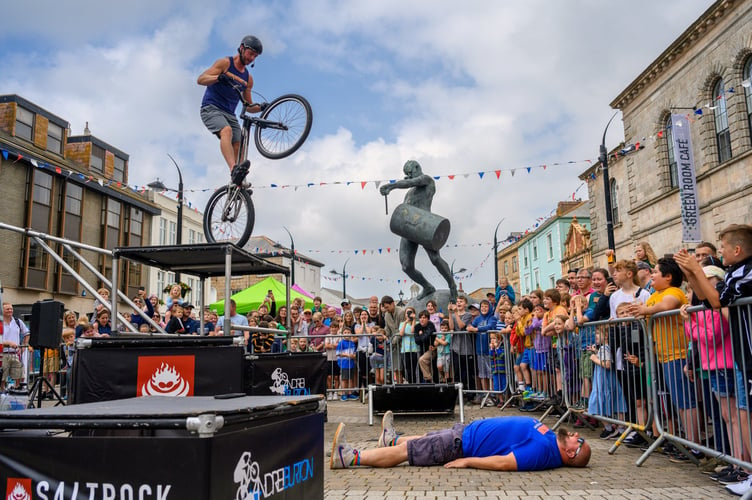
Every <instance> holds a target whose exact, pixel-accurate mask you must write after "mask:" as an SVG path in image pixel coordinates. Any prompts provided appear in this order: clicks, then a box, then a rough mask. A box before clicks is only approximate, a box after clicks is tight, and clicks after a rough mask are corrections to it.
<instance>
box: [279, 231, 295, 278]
mask: <svg viewBox="0 0 752 500" xmlns="http://www.w3.org/2000/svg"><path fill="white" fill-rule="evenodd" d="M282 229H284V230H285V232H286V233H287V236H289V237H290V262H291V264H290V281H291V282H292V285H291V286H295V240H294V239H292V234H291V233H290V230H289V229H287V228H286V227H285V226H282Z"/></svg>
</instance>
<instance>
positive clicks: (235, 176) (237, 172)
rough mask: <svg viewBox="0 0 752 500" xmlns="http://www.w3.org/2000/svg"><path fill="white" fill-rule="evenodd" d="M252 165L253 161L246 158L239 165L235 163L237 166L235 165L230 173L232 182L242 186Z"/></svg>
mask: <svg viewBox="0 0 752 500" xmlns="http://www.w3.org/2000/svg"><path fill="white" fill-rule="evenodd" d="M250 167H251V162H250V161H248V160H245V161H244V162H243V163H241V164H239V165H235V167H233V169H232V172H231V173H230V178H231V179H232V183H233V184H235V185H236V186H242V185H243V181H244V180H245V176H246V175H248V170H249V169H250Z"/></svg>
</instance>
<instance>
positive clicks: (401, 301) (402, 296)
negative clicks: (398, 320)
mask: <svg viewBox="0 0 752 500" xmlns="http://www.w3.org/2000/svg"><path fill="white" fill-rule="evenodd" d="M397 295H398V296H399V302H397V305H398V306H400V307H403V306H404V305H405V301H404V300H402V299H404V298H405V292H403V291H402V290H400V291H399V293H398V294H397Z"/></svg>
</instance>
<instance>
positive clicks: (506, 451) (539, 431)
mask: <svg viewBox="0 0 752 500" xmlns="http://www.w3.org/2000/svg"><path fill="white" fill-rule="evenodd" d="M590 453H591V450H590V445H589V444H588V443H586V442H585V439H584V438H582V437H580V435H579V434H578V433H577V432H568V431H567V430H566V429H563V428H560V429H559V430H558V432H554V431H552V430H550V429H549V428H548V427H546V426H545V425H544V424H543V423H541V422H539V421H538V420H536V419H534V418H532V417H494V418H486V419H482V420H476V421H475V422H472V423H470V424H468V425H465V424H454V426H453V427H452V428H451V429H445V430H440V431H434V432H429V433H428V434H424V435H423V436H399V435H398V434H397V432H396V431H395V429H394V415H393V414H392V412H391V411H387V412H386V413H385V414H384V418H383V419H382V422H381V435H380V436H379V440H378V448H376V449H373V450H357V449H355V448H353V447H352V446H351V445H349V444H348V443H347V440H346V439H345V424H339V427H337V432H336V433H335V434H334V441H333V443H332V455H331V459H330V461H329V466H330V468H332V469H346V468H350V467H357V466H370V467H394V466H396V465H399V464H401V463H402V462H405V461H407V462H408V463H409V464H410V465H415V466H420V467H425V466H430V465H443V466H444V467H445V468H447V469H455V468H462V469H464V468H472V469H486V470H497V471H535V470H546V469H554V468H557V467H564V466H567V467H585V466H586V465H587V464H588V462H589V461H590Z"/></svg>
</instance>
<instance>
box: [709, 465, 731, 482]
mask: <svg viewBox="0 0 752 500" xmlns="http://www.w3.org/2000/svg"><path fill="white" fill-rule="evenodd" d="M734 468H735V467H734V466H733V465H727V466H726V467H723V468H722V469H718V470H713V471H710V472H709V473H708V476H709V477H710V479H712V480H713V481H718V478H719V477H721V476H725V475H726V474H728V473H729V472H731V471H733V470H734Z"/></svg>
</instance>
